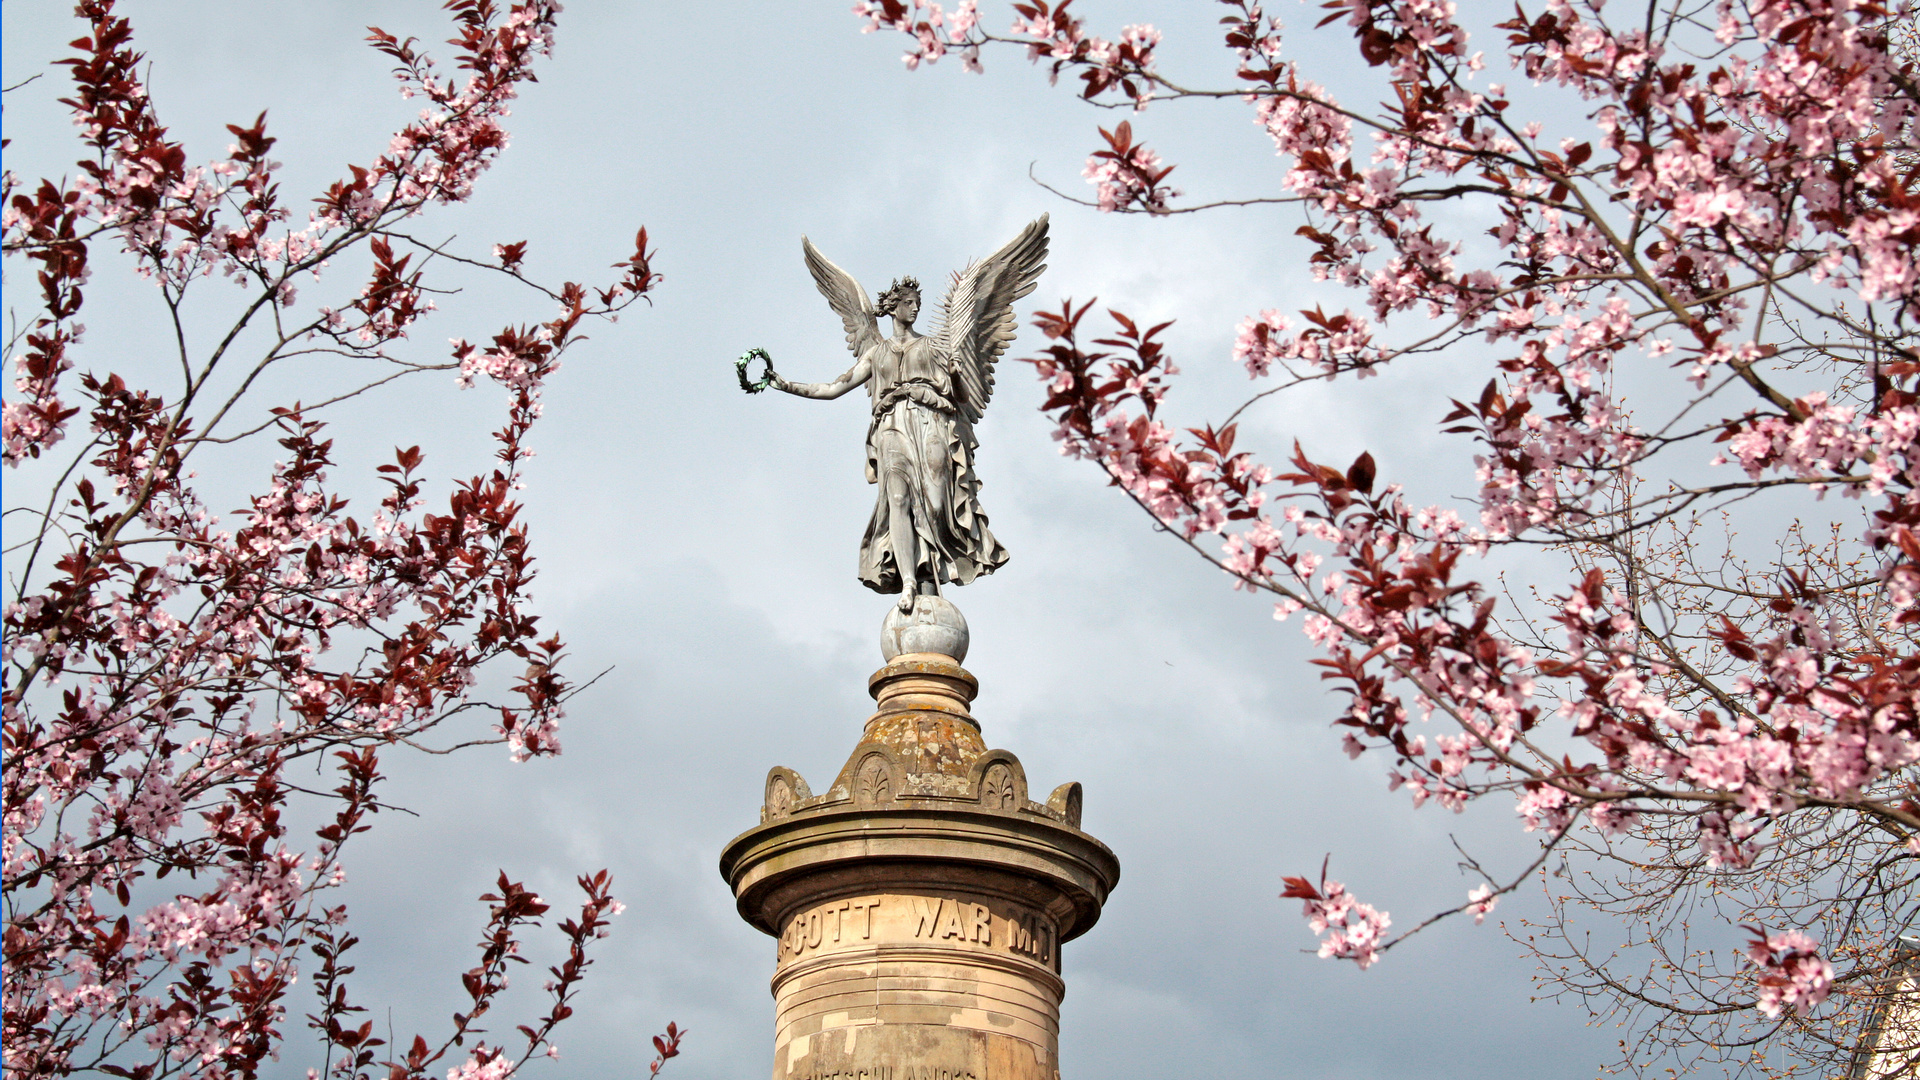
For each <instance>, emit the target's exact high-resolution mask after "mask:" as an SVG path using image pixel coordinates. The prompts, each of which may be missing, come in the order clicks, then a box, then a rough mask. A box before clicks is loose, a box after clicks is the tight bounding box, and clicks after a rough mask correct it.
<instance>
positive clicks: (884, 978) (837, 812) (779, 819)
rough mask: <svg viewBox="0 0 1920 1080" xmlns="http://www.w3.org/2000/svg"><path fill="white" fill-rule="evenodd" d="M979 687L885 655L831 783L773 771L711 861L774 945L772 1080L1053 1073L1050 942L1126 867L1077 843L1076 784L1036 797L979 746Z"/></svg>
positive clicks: (1085, 921)
mask: <svg viewBox="0 0 1920 1080" xmlns="http://www.w3.org/2000/svg"><path fill="white" fill-rule="evenodd" d="M954 617H955V618H957V613H955V614H954ZM962 625H963V626H964V624H962ZM961 633H962V635H964V629H963V630H962V631H961ZM953 651H954V652H957V653H959V654H960V655H961V656H963V657H964V655H965V640H964V636H962V638H961V639H960V642H959V645H958V647H957V648H954V649H953ZM977 688H978V684H977V683H976V682H975V680H974V678H973V676H972V675H970V674H968V673H967V671H966V670H965V669H964V668H962V667H961V666H960V664H959V663H958V661H957V660H956V659H955V658H954V657H953V656H948V655H942V654H939V653H931V652H918V653H904V654H899V655H896V656H894V657H892V659H891V660H890V662H889V663H888V664H887V665H886V666H885V667H883V668H881V669H880V670H879V671H878V672H876V673H875V674H874V675H873V677H872V679H871V680H869V689H870V690H871V692H872V693H873V696H874V698H875V700H876V701H877V703H878V708H877V710H876V711H875V712H874V714H873V716H872V718H871V719H869V720H868V721H867V724H866V730H865V732H864V734H863V737H862V739H861V741H860V744H859V745H858V746H856V747H854V750H853V753H852V754H851V755H850V756H849V757H848V758H847V763H846V766H845V767H844V768H842V769H841V770H840V775H839V776H838V777H836V778H835V779H834V782H833V784H832V786H831V787H830V788H828V790H827V791H826V792H825V793H823V794H820V795H814V794H812V792H811V791H810V790H809V789H808V787H807V783H806V781H805V780H803V779H801V778H800V776H799V775H797V774H796V773H794V772H793V771H792V770H790V769H784V768H775V769H773V770H772V771H771V772H769V773H768V774H767V786H766V801H765V805H764V806H763V807H762V808H761V811H760V821H761V824H760V826H759V827H758V828H754V829H750V830H748V831H747V832H745V833H742V834H741V835H740V836H739V837H737V838H736V839H735V840H734V841H733V842H732V843H730V844H728V845H727V848H726V851H725V853H724V854H723V855H722V856H721V858H720V871H721V873H722V874H723V875H725V877H726V879H727V881H728V883H729V884H731V885H732V886H733V890H734V895H735V896H736V897H737V899H738V903H739V909H740V915H741V917H742V918H744V919H746V920H747V921H748V922H749V923H751V924H753V925H754V926H756V927H759V928H760V929H761V930H764V931H766V932H767V933H768V934H770V935H773V936H774V937H775V938H776V939H777V945H776V948H775V955H776V957H777V965H776V968H775V972H774V976H773V995H774V1000H775V1003H776V1005H775V1020H774V1025H775V1030H774V1058H773V1080H1058V1077H1059V1075H1060V1072H1059V1065H1058V1058H1059V1025H1060V1000H1061V998H1062V997H1063V996H1064V995H1065V993H1066V987H1065V983H1064V982H1063V981H1062V978H1061V967H1060V946H1061V943H1063V942H1066V941H1070V940H1072V939H1073V938H1075V937H1077V936H1079V935H1080V934H1083V933H1085V932H1086V931H1087V929H1088V928H1089V927H1091V926H1092V925H1093V923H1094V921H1095V920H1096V919H1098V918H1099V917H1100V908H1101V905H1102V904H1104V903H1105V902H1106V899H1107V894H1108V893H1109V892H1110V891H1112V889H1113V887H1114V884H1115V883H1116V882H1117V881H1118V880H1119V877H1120V864H1119V862H1118V861H1117V860H1116V859H1115V858H1114V856H1113V853H1112V852H1111V851H1109V850H1108V849H1107V846H1106V845H1105V844H1102V843H1101V842H1100V841H1098V840H1095V839H1094V838H1093V837H1091V836H1088V835H1087V834H1086V833H1084V832H1082V831H1080V785H1079V784H1076V783H1068V784H1062V785H1060V786H1059V787H1058V788H1055V789H1054V791H1053V794H1052V795H1051V796H1050V797H1049V798H1048V799H1047V800H1046V801H1045V802H1044V803H1043V802H1036V801H1034V800H1031V799H1029V798H1028V795H1027V779H1026V772H1025V770H1023V769H1022V768H1021V767H1020V761H1019V759H1017V758H1015V757H1014V756H1013V755H1012V754H1010V753H1008V752H1007V751H1005V750H989V749H987V747H986V744H985V742H984V741H983V740H982V739H981V737H980V725H979V724H978V723H977V722H975V720H974V719H973V717H972V715H971V714H970V713H969V712H968V705H969V703H970V702H971V701H972V699H973V697H974V694H975V692H976V690H977Z"/></svg>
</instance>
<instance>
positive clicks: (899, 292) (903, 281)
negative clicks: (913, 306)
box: [873, 274, 920, 315]
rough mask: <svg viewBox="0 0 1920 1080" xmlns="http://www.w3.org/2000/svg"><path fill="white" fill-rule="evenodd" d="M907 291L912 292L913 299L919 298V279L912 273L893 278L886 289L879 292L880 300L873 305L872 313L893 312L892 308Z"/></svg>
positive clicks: (885, 313)
mask: <svg viewBox="0 0 1920 1080" xmlns="http://www.w3.org/2000/svg"><path fill="white" fill-rule="evenodd" d="M908 293H912V294H913V298H914V299H915V300H918V299H920V279H919V278H916V277H914V276H913V275H912V274H908V275H907V276H906V277H903V278H895V279H894V280H893V284H892V285H891V286H889V287H888V288H887V291H886V292H883V293H881V294H880V301H879V303H876V304H875V305H874V306H873V313H874V314H875V315H891V314H893V309H894V308H895V307H897V306H899V303H900V301H901V300H902V299H903V298H904V297H905V296H906V295H907V294H908Z"/></svg>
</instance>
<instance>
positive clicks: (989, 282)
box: [763, 215, 1047, 614]
mask: <svg viewBox="0 0 1920 1080" xmlns="http://www.w3.org/2000/svg"><path fill="white" fill-rule="evenodd" d="M800 245H801V248H802V249H803V250H804V251H805V253H806V258H807V269H808V270H810V271H812V272H813V280H814V282H815V284H817V285H818V286H819V287H820V291H821V292H822V293H823V294H825V295H826V298H827V303H829V304H831V305H832V306H833V310H834V311H835V312H837V313H838V314H839V316H840V320H841V322H843V323H845V324H846V327H847V344H848V346H850V347H851V348H852V349H853V355H854V357H855V363H854V365H853V367H851V368H849V369H848V370H847V373H846V374H844V375H842V376H840V377H839V378H837V379H835V380H833V381H832V382H829V383H795V382H788V381H787V380H786V379H783V378H781V377H780V376H779V375H778V374H777V373H775V372H774V371H773V370H772V364H771V362H769V364H768V370H767V373H766V381H767V384H768V385H771V386H773V387H774V388H775V389H779V390H784V391H786V392H787V393H789V394H795V395H798V396H800V397H809V398H822V399H832V398H837V397H839V396H840V395H842V394H844V393H846V392H847V391H849V390H851V389H853V388H854V387H855V386H859V385H861V384H863V383H864V384H865V385H866V387H867V393H868V395H869V396H870V397H871V399H872V403H873V422H872V423H871V424H870V425H869V426H868V428H867V483H869V484H878V485H879V487H880V490H879V495H878V498H877V499H876V500H875V502H874V507H873V519H872V520H871V521H869V522H868V523H867V535H866V537H865V538H864V539H863V540H862V541H861V542H860V580H861V581H862V582H864V583H865V584H866V586H867V587H868V588H870V589H872V590H874V591H875V592H882V593H896V592H897V593H899V594H900V610H901V612H902V613H903V614H911V613H912V611H913V607H914V601H915V598H916V597H919V596H939V595H940V586H941V585H942V584H954V585H965V584H967V583H969V582H971V581H972V580H973V579H974V578H976V577H978V576H979V575H981V574H991V573H993V572H994V570H996V569H998V568H999V567H1000V566H1001V565H1002V564H1004V563H1005V562H1006V561H1007V549H1005V548H1003V547H1001V546H1000V541H998V540H995V539H994V538H993V533H991V532H989V531H988V530H987V515H986V514H985V513H983V512H982V511H981V509H980V478H979V477H978V476H977V475H975V473H974V469H973V455H974V449H975V448H976V447H977V446H978V445H979V443H978V442H977V441H976V440H975V439H974V435H973V425H975V424H976V423H979V421H980V416H981V414H982V413H983V412H985V411H986V408H987V402H988V401H989V400H990V399H991V398H992V397H993V365H994V361H996V360H998V359H999V358H1000V354H1001V353H1003V352H1005V351H1006V348H1007V343H1008V342H1010V341H1012V340H1013V333H1014V316H1013V302H1014V301H1015V300H1018V299H1020V298H1021V297H1023V296H1025V295H1027V294H1028V293H1030V292H1032V291H1033V287H1034V284H1035V282H1036V281H1037V280H1038V278H1039V277H1040V272H1041V271H1042V270H1045V269H1046V266H1045V264H1044V263H1043V262H1042V260H1044V259H1045V258H1046V257H1047V219H1046V217H1045V216H1044V215H1043V216H1042V217H1041V218H1040V220H1038V221H1036V222H1033V223H1032V224H1030V225H1028V226H1027V227H1026V228H1024V229H1022V230H1020V235H1019V236H1016V237H1014V238H1013V241H1012V242H1011V243H1009V244H1008V245H1007V246H1006V247H1003V248H1001V249H1000V250H999V251H997V252H994V253H993V255H991V256H989V257H988V258H986V259H983V260H981V261H979V262H976V263H974V264H973V265H971V266H969V267H967V268H966V269H965V270H962V271H960V272H959V273H957V274H955V275H953V283H952V285H951V286H950V287H949V288H948V289H947V296H946V299H945V300H944V301H942V302H941V308H940V324H939V327H938V329H936V330H935V331H934V333H933V335H932V336H926V335H922V334H917V333H915V332H914V329H913V323H914V320H915V319H917V318H919V316H920V283H919V282H918V281H916V280H914V279H913V278H911V277H904V278H900V279H898V280H896V281H894V283H893V285H892V287H890V288H888V289H887V291H886V292H883V293H881V294H880V300H879V303H877V304H875V303H869V302H868V300H867V294H866V291H865V290H864V289H862V288H861V287H860V283H859V282H857V281H855V280H853V276H852V275H851V274H848V273H847V272H846V271H845V270H842V269H840V268H839V267H837V266H835V265H833V264H832V263H831V262H828V261H827V260H826V258H825V257H824V256H822V255H821V254H820V252H819V251H818V250H817V249H816V248H815V247H814V246H813V244H812V242H811V241H809V240H807V239H806V238H805V237H802V238H801V239H800ZM882 315H891V316H892V317H893V336H892V337H883V336H881V334H880V326H879V317H880V316H882ZM763 355H764V354H763Z"/></svg>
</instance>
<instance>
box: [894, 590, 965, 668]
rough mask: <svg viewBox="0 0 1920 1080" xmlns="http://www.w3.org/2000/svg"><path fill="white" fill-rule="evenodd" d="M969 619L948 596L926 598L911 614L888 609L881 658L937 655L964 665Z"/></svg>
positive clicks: (924, 597)
mask: <svg viewBox="0 0 1920 1080" xmlns="http://www.w3.org/2000/svg"><path fill="white" fill-rule="evenodd" d="M970 643H971V639H970V637H969V636H968V634H967V619H966V616H964V615H962V614H960V609H959V608H957V607H955V606H953V604H952V603H951V602H950V601H948V600H947V599H946V598H945V597H941V596H923V597H921V598H920V599H919V600H918V601H916V602H915V603H914V605H913V610H912V611H911V612H903V611H901V610H900V609H899V608H898V607H890V608H888V609H887V617H886V619H885V620H883V621H882V622H881V624H880V658H881V659H882V660H892V659H894V658H895V657H898V656H902V655H904V654H906V653H935V654H937V655H940V656H948V657H952V658H953V662H954V663H956V664H958V663H962V662H964V661H965V660H966V658H967V646H968V645H969V644H970Z"/></svg>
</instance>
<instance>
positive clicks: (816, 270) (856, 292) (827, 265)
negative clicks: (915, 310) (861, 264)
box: [800, 236, 880, 357]
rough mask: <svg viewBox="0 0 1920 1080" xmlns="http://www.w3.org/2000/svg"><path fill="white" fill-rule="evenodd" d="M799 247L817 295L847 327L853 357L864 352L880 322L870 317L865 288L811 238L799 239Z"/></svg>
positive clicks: (877, 336) (875, 337)
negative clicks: (814, 243) (832, 260)
mask: <svg viewBox="0 0 1920 1080" xmlns="http://www.w3.org/2000/svg"><path fill="white" fill-rule="evenodd" d="M800 248H801V250H802V251H804V252H806V256H807V269H808V270H809V271H811V272H812V273H813V283H814V284H815V285H818V286H819V287H820V295H822V296H824V297H826V298H827V303H828V304H831V305H832V306H833V310H834V312H835V313H836V314H838V315H839V316H840V321H841V322H842V323H845V324H846V327H847V347H848V348H850V349H852V350H853V355H854V356H856V357H859V356H864V355H866V352H867V348H868V346H871V345H873V344H874V343H875V342H877V341H879V340H880V323H879V320H877V319H875V318H874V317H873V304H872V303H871V302H870V301H868V300H867V291H866V290H865V289H862V288H861V287H860V283H859V282H857V281H855V280H853V275H852V274H849V273H847V272H846V271H845V270H842V269H840V268H839V267H837V266H835V265H833V263H831V262H829V261H827V257H826V256H825V255H822V254H820V249H819V248H817V247H814V246H813V241H811V240H809V239H807V238H806V237H804V236H803V237H801V238H800Z"/></svg>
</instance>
